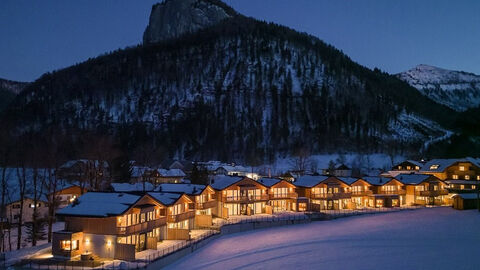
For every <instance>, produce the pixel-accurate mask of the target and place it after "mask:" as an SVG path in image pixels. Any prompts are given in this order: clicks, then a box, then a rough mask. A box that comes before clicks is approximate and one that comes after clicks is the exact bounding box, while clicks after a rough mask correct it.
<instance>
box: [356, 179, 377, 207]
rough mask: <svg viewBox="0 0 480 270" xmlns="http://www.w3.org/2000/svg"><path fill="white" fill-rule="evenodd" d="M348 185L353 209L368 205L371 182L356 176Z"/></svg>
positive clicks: (370, 194) (371, 194) (371, 192)
mask: <svg viewBox="0 0 480 270" xmlns="http://www.w3.org/2000/svg"><path fill="white" fill-rule="evenodd" d="M350 187H351V191H352V202H353V203H354V207H355V209H362V208H366V207H369V205H370V198H371V197H372V196H373V191H372V184H370V183H369V182H368V181H365V180H364V179H362V178H358V179H356V180H355V181H353V182H352V183H351V184H350ZM372 204H373V203H372Z"/></svg>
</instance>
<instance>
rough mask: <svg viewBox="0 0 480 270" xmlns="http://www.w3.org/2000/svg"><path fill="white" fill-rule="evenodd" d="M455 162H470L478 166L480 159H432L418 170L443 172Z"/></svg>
mask: <svg viewBox="0 0 480 270" xmlns="http://www.w3.org/2000/svg"><path fill="white" fill-rule="evenodd" d="M457 162H470V163H472V164H473V165H475V166H477V167H479V168H480V160H479V159H475V158H470V157H467V158H459V159H454V158H451V159H432V160H430V161H428V162H427V163H425V165H423V167H422V169H421V170H420V171H422V172H443V171H445V170H446V169H447V168H448V167H450V166H452V165H454V164H455V163H457Z"/></svg>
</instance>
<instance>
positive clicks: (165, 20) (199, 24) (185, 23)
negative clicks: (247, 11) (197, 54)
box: [143, 0, 236, 44]
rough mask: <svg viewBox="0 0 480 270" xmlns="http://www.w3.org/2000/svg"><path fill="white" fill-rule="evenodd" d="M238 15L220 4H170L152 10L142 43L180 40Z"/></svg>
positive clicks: (187, 0)
mask: <svg viewBox="0 0 480 270" xmlns="http://www.w3.org/2000/svg"><path fill="white" fill-rule="evenodd" d="M235 15H236V12H235V11H234V10H233V9H232V8H230V7H229V6H227V5H225V4H224V3H223V2H221V1H216V0H208V1H206V0H201V1H199V0H183V1H178V0H167V1H165V2H162V3H159V4H156V5H154V6H153V8H152V12H151V15H150V23H149V24H148V27H147V29H146V30H145V33H144V35H143V42H144V43H145V44H149V43H156V42H160V41H163V40H168V39H174V38H178V37H180V36H182V35H185V34H188V33H194V32H196V31H198V30H200V29H203V28H206V27H209V26H212V25H215V24H218V23H219V22H221V21H223V20H225V19H228V18H231V17H232V16H235Z"/></svg>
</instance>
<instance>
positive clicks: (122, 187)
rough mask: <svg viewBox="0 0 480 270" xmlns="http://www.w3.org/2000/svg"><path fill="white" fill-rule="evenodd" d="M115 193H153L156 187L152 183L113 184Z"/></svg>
mask: <svg viewBox="0 0 480 270" xmlns="http://www.w3.org/2000/svg"><path fill="white" fill-rule="evenodd" d="M111 186H112V188H113V191H115V192H135V191H153V190H154V187H153V185H152V184H151V183H149V182H145V183H135V184H129V183H112V184H111Z"/></svg>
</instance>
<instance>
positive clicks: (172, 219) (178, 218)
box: [167, 210, 195, 223]
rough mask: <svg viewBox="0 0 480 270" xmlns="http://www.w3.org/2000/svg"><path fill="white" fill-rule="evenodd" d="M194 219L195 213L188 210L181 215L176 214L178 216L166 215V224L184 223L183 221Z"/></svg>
mask: <svg viewBox="0 0 480 270" xmlns="http://www.w3.org/2000/svg"><path fill="white" fill-rule="evenodd" d="M194 217H195V211H193V210H189V211H187V212H184V213H181V214H178V215H168V216H167V222H168V223H176V222H180V221H184V220H187V219H190V218H194Z"/></svg>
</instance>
